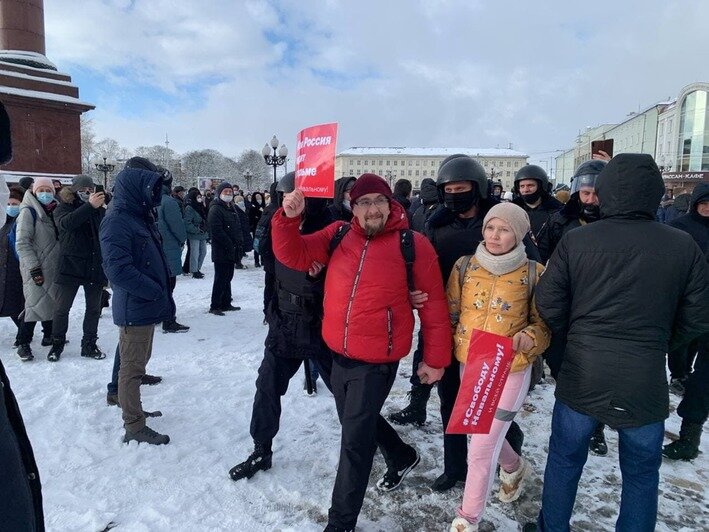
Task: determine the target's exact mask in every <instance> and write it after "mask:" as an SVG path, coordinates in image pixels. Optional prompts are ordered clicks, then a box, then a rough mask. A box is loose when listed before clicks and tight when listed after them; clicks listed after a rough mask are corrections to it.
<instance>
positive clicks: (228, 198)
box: [219, 194, 234, 203]
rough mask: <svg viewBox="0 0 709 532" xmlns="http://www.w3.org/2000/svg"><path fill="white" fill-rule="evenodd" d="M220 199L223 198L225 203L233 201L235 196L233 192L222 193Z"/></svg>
mask: <svg viewBox="0 0 709 532" xmlns="http://www.w3.org/2000/svg"><path fill="white" fill-rule="evenodd" d="M219 199H220V200H222V201H223V202H224V203H231V202H232V201H233V200H234V196H232V195H231V194H221V195H220V196H219Z"/></svg>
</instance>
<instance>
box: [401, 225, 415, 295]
mask: <svg viewBox="0 0 709 532" xmlns="http://www.w3.org/2000/svg"><path fill="white" fill-rule="evenodd" d="M399 244H400V247H401V256H402V257H404V263H405V264H406V283H407V285H408V286H409V292H413V291H414V290H416V283H414V262H415V261H416V248H415V247H414V232H413V231H412V230H411V229H402V230H401V231H399Z"/></svg>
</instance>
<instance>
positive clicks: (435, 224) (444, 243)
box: [426, 199, 540, 284]
mask: <svg viewBox="0 0 709 532" xmlns="http://www.w3.org/2000/svg"><path fill="white" fill-rule="evenodd" d="M495 203H497V202H496V201H494V200H489V199H488V200H482V201H481V202H480V212H479V213H478V215H477V216H476V217H475V218H461V217H460V216H456V215H455V214H453V212H451V210H450V209H448V208H447V207H445V206H443V205H440V206H439V207H438V209H437V210H436V211H435V212H434V213H433V214H432V215H431V217H430V218H429V220H428V224H427V227H426V236H427V237H428V239H429V240H430V241H431V243H432V244H433V247H434V248H435V249H436V253H437V254H438V263H439V265H440V266H441V273H442V274H443V283H444V284H445V283H446V282H448V277H450V274H451V271H453V266H454V265H455V262H456V261H457V260H458V259H459V258H460V257H463V256H465V255H473V254H474V253H475V250H476V249H477V248H478V244H479V243H480V242H482V240H483V219H484V218H485V215H486V214H487V211H489V210H490V209H491V208H492V206H493V205H495ZM524 247H525V249H526V251H527V257H529V258H530V259H531V260H535V261H537V262H539V261H540V258H539V252H538V251H537V248H536V246H535V245H534V243H533V242H532V241H531V240H530V238H529V237H528V236H527V237H525V238H524Z"/></svg>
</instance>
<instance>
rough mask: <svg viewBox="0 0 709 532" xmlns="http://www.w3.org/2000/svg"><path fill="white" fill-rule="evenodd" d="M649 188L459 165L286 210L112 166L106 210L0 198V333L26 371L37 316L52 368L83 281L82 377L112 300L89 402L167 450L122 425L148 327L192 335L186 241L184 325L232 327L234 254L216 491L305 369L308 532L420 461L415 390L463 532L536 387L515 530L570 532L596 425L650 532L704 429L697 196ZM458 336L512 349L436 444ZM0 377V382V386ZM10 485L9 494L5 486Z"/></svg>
mask: <svg viewBox="0 0 709 532" xmlns="http://www.w3.org/2000/svg"><path fill="white" fill-rule="evenodd" d="M509 192H511V194H508V193H509ZM667 194H668V193H667V191H666V190H665V186H664V184H663V181H662V178H661V175H660V171H659V169H658V167H657V165H656V164H655V162H654V160H653V159H652V157H650V156H649V155H643V154H620V155H617V156H616V157H614V158H610V157H600V158H597V159H594V160H590V161H587V162H584V163H582V164H581V165H580V166H579V167H578V168H577V170H576V172H575V174H574V177H573V180H572V182H571V187H570V189H569V190H568V191H566V193H565V194H557V195H556V196H557V197H555V195H554V194H552V192H551V190H550V186H549V180H548V177H547V175H546V172H545V171H544V170H543V169H542V168H540V167H539V166H535V165H527V166H524V167H523V168H521V169H520V170H519V172H518V173H517V175H516V177H515V181H514V190H513V191H507V192H506V191H504V190H503V188H502V185H501V184H500V183H493V182H491V181H489V179H488V177H487V175H486V173H485V170H484V168H483V167H482V166H481V165H480V164H479V163H478V162H477V161H476V160H474V159H472V158H471V157H468V156H466V155H454V156H451V157H448V158H447V159H445V160H444V161H443V162H442V163H441V165H440V167H439V170H438V175H437V179H436V180H433V179H425V180H424V181H423V182H422V184H421V189H420V191H419V193H418V195H417V196H416V197H413V196H412V186H411V183H410V182H409V181H407V180H405V179H401V180H399V181H398V182H397V183H396V184H395V186H394V189H393V190H392V189H391V188H390V187H389V185H388V184H387V182H386V181H385V180H384V179H382V178H381V177H379V176H377V175H374V174H364V175H362V176H360V177H357V178H355V177H354V176H353V177H343V178H341V179H338V180H337V181H336V183H335V194H334V198H333V199H331V200H325V199H319V198H306V197H304V195H303V193H302V192H301V191H299V190H298V189H296V186H295V176H294V174H293V173H289V174H286V175H285V176H284V177H283V178H282V179H281V180H280V181H279V182H278V184H277V185H274V186H273V187H272V188H271V190H270V191H268V192H263V193H262V192H258V191H256V192H253V193H249V194H247V193H245V192H244V191H241V190H240V189H239V187H238V186H237V185H235V184H231V183H229V182H222V183H221V184H220V185H219V186H218V187H217V189H216V190H214V191H211V190H208V191H201V190H199V189H197V188H190V189H188V190H185V189H184V188H183V187H180V186H173V183H172V176H171V174H170V172H169V171H167V170H165V169H164V168H161V167H159V166H157V165H156V164H154V163H153V162H151V161H149V160H147V159H145V158H141V157H134V158H132V159H130V160H129V161H128V162H127V163H126V165H125V168H124V169H123V170H122V171H121V172H120V173H119V174H118V175H117V176H116V178H115V183H114V186H113V188H112V190H111V191H110V193H109V191H104V190H103V189H102V187H100V186H97V185H95V184H94V183H93V181H92V180H91V179H90V178H89V177H87V176H83V175H80V176H76V177H75V178H74V179H73V181H72V183H71V185H69V186H64V187H59V188H58V189H57V188H55V184H54V183H52V181H51V180H49V179H47V178H42V177H38V178H35V179H34V180H29V179H25V180H24V181H21V182H20V183H19V185H18V186H13V187H11V188H10V191H9V199H8V200H7V205H6V219H5V220H4V222H5V223H4V226H3V227H2V231H1V232H0V272H1V275H0V316H3V317H10V318H11V319H12V320H13V321H14V323H15V324H16V326H17V334H16V339H15V345H16V347H17V354H18V356H19V357H20V358H21V359H22V360H24V361H30V360H32V359H33V358H34V353H33V351H32V348H31V343H32V338H33V333H34V330H35V327H36V323H37V322H40V323H41V326H42V332H43V336H42V345H43V346H46V347H47V348H48V352H47V357H46V358H47V359H48V360H49V361H52V362H57V361H59V360H60V359H61V357H62V356H63V355H64V352H65V350H67V347H66V346H67V344H68V342H69V339H68V338H67V330H68V316H69V312H70V309H71V308H72V305H73V302H74V300H75V297H76V294H77V292H78V289H79V287H81V288H83V292H84V297H85V300H86V305H85V311H84V317H83V320H84V321H83V336H82V338H81V342H80V354H81V356H83V357H86V358H88V359H98V360H100V359H103V358H105V356H106V355H105V353H104V352H103V351H102V350H101V349H100V348H99V347H98V345H97V340H98V334H97V329H98V321H99V317H100V314H101V312H102V308H104V307H107V306H110V307H111V311H112V314H113V321H114V324H115V325H116V326H117V327H118V328H119V342H118V345H117V346H116V350H115V355H114V363H113V371H112V375H111V382H110V383H109V385H108V394H107V401H108V403H109V404H111V405H117V406H119V407H120V409H121V412H122V418H123V424H124V428H125V435H124V439H123V441H124V442H126V443H128V442H131V441H136V442H143V443H147V444H154V445H161V444H167V443H169V441H170V439H169V436H168V435H165V434H160V433H158V432H156V431H154V430H152V429H151V428H150V427H149V426H148V425H147V423H146V420H147V419H149V418H150V417H153V416H157V415H160V413H159V412H146V411H144V410H143V408H142V403H141V398H140V387H141V385H143V384H157V383H158V382H160V379H161V378H160V377H158V376H153V375H149V374H147V364H148V362H149V360H150V357H151V355H152V351H153V336H154V332H155V328H156V326H157V325H161V328H162V331H163V332H164V333H185V332H187V331H188V330H189V329H190V327H188V326H186V325H183V324H181V323H179V322H178V321H177V311H178V310H179V309H178V307H177V306H176V305H175V302H174V299H173V291H174V289H175V286H176V283H177V282H178V279H179V278H180V276H182V275H190V276H192V277H193V278H195V279H203V278H204V277H205V275H204V273H202V271H201V270H202V268H203V263H204V261H205V259H206V256H207V251H208V247H209V248H211V260H212V262H213V263H214V275H213V279H212V292H211V299H210V304H209V308H208V309H205V312H208V313H209V314H211V315H213V316H218V317H223V316H225V313H227V312H233V311H238V310H240V307H239V306H238V305H237V304H235V303H238V301H234V298H233V296H232V280H233V276H234V271H235V270H237V269H242V268H245V265H244V263H243V258H244V257H245V256H246V254H247V253H251V252H253V257H254V263H255V265H256V267H263V269H264V279H265V282H264V287H265V288H264V297H263V315H264V323H266V324H267V325H268V333H267V336H266V340H265V349H264V356H263V360H262V362H261V365H260V367H259V368H258V376H257V379H256V383H255V387H256V392H255V397H254V401H253V408H252V414H251V424H250V433H251V437H252V439H253V443H254V446H253V452H251V453H250V454H249V456H248V457H246V459H245V460H244V461H243V462H240V463H238V464H237V465H235V466H234V467H233V468H231V470H230V471H229V475H230V477H231V479H232V480H234V481H240V480H242V479H245V478H251V477H253V476H254V475H255V474H257V473H259V472H263V471H267V470H268V469H270V468H271V466H272V463H273V460H274V456H273V449H272V444H273V440H274V439H275V437H276V435H277V434H278V432H279V428H280V423H279V421H280V415H281V409H282V405H281V398H282V397H283V396H284V395H285V393H286V390H287V389H288V386H289V383H290V381H291V380H292V379H293V378H294V377H295V376H296V375H297V374H298V372H299V370H300V367H301V366H304V382H305V384H304V388H305V390H306V391H307V393H309V394H314V393H316V391H317V380H318V379H321V380H322V382H323V384H324V385H325V386H326V387H327V388H328V389H329V390H330V391H331V392H332V395H333V396H334V403H335V404H334V408H335V409H336V411H337V415H338V418H339V421H340V424H341V442H340V456H339V463H338V466H337V473H336V476H335V478H334V487H333V491H332V499H331V506H330V510H329V513H328V524H327V527H326V528H325V531H326V532H339V531H351V530H354V528H355V526H356V523H357V519H358V516H359V513H360V510H361V508H362V504H363V501H364V497H365V494H366V489H367V485H368V482H369V476H370V472H371V469H372V463H373V459H374V455H375V453H376V450H377V449H379V450H380V451H381V453H382V456H383V458H384V461H385V463H386V467H387V468H386V472H385V474H384V475H383V476H382V477H381V478H380V479H378V481H377V482H376V487H377V489H378V490H380V491H381V492H387V491H391V490H394V489H396V488H398V487H399V486H400V485H401V484H402V482H403V481H404V480H405V478H406V476H407V475H408V474H409V472H410V471H411V470H412V469H413V468H415V467H416V466H417V465H418V464H419V462H420V459H421V457H420V455H419V452H418V451H417V449H416V447H415V442H405V441H404V440H403V439H402V438H401V437H400V436H399V434H398V433H397V431H396V429H395V428H394V425H397V424H398V425H402V424H414V425H421V424H423V423H425V422H426V419H427V403H428V400H429V398H430V395H431V393H432V391H433V389H434V388H436V389H437V393H438V396H439V398H440V412H441V419H442V424H441V427H440V429H441V436H442V451H443V458H444V459H443V471H441V472H440V475H439V476H438V477H437V478H436V480H435V481H434V482H433V484H432V486H431V488H432V489H433V490H434V491H438V492H446V491H448V490H450V489H451V488H453V487H454V486H456V485H458V484H459V483H461V484H463V485H464V489H463V496H462V499H461V500H460V504H459V505H458V510H457V515H456V516H455V518H453V519H452V523H451V525H450V530H451V532H471V531H476V530H478V529H479V523H480V521H481V518H482V516H483V514H484V511H485V507H486V505H487V501H488V499H489V497H490V495H491V491H492V487H493V484H494V481H495V479H496V478H499V491H498V492H497V497H498V498H499V500H500V501H502V502H503V503H512V502H514V501H516V500H517V499H518V498H519V497H520V494H521V493H522V490H523V488H524V484H525V481H526V480H527V479H528V478H529V476H530V473H531V471H532V468H533V465H532V464H531V462H530V461H529V460H527V459H526V458H525V456H524V447H523V444H524V433H523V431H522V429H521V428H520V426H519V425H518V424H517V423H516V422H515V420H514V418H515V414H516V413H517V412H518V411H519V409H520V408H521V407H522V404H523V403H524V401H525V398H526V397H527V394H528V393H529V391H530V389H532V388H533V387H534V386H535V385H536V384H538V383H539V382H540V380H541V378H542V375H543V373H544V372H545V371H548V372H549V373H550V375H551V376H552V377H553V379H554V380H555V382H556V403H555V406H554V411H553V415H552V419H551V420H550V421H551V434H550V440H549V451H548V457H547V463H546V470H545V472H544V486H543V495H542V501H541V510H540V513H539V517H538V520H537V522H536V523H528V524H527V525H526V527H525V530H543V531H565V530H569V522H570V520H571V517H572V512H573V507H574V502H575V498H576V492H577V487H578V483H579V480H580V478H581V474H582V470H583V466H584V464H585V462H586V459H587V456H588V453H589V450H590V451H591V452H594V453H596V454H598V455H604V454H606V453H607V452H608V448H607V444H606V441H605V435H604V430H606V427H609V428H610V429H613V430H616V431H617V432H618V437H619V450H618V452H619V462H620V469H621V472H622V483H623V490H622V496H621V502H620V509H619V516H618V521H617V529H618V530H623V531H635V530H637V531H650V530H653V529H654V527H655V522H656V518H657V500H658V483H659V468H660V463H661V460H662V456H663V454H664V456H666V457H667V458H669V459H684V460H691V459H694V458H696V457H697V455H698V452H699V443H700V436H701V432H702V426H703V424H704V422H705V421H706V418H707V414H708V413H709V402H708V398H707V382H709V378H708V376H707V362H708V361H707V356H708V348H709V270H708V264H707V263H708V261H709V185H706V184H698V185H697V186H696V187H695V188H694V190H693V191H692V192H691V193H690V194H689V197H688V201H687V202H686V213H684V214H680V213H673V215H672V216H669V215H668V209H669V207H670V205H669V202H668V196H667ZM678 199H679V198H677V199H675V201H674V204H673V205H674V206H676V205H677V203H678ZM650 288H652V289H650ZM107 289H108V290H110V293H111V294H112V297H111V299H110V303H109V298H108V293H109V292H108V291H107ZM415 312H416V313H417V314H418V317H419V319H420V331H419V333H418V335H414V330H415ZM210 319H211V318H210ZM217 319H219V318H217ZM475 330H482V331H486V332H489V333H494V334H498V335H502V336H506V337H510V338H511V339H512V346H513V350H514V359H513V361H512V365H511V370H510V374H509V377H508V378H507V380H506V382H505V384H504V387H503V389H502V392H501V395H500V397H499V404H498V407H497V411H496V413H495V418H494V421H493V422H492V426H491V428H490V430H489V432H488V433H487V434H473V435H470V436H468V437H466V436H465V435H459V434H445V428H446V426H447V425H448V423H449V421H450V419H451V415H452V411H453V406H454V404H455V401H456V398H457V396H458V393H459V389H460V385H461V376H462V375H463V372H464V370H465V367H466V364H467V363H468V358H469V357H471V356H473V357H474V356H475V353H471V352H470V349H469V346H470V342H471V337H472V334H473V331H475ZM414 340H415V341H416V345H415V346H414ZM412 347H415V349H414V353H413V356H412V371H411V373H412V376H411V381H410V383H411V391H410V394H409V403H408V404H407V405H406V406H405V408H403V409H402V410H400V411H397V412H394V413H393V414H391V415H390V416H389V419H386V418H385V417H384V416H382V414H381V410H382V407H383V405H384V403H385V401H386V399H387V396H388V395H389V391H390V390H391V387H392V385H393V383H394V381H395V379H396V378H397V374H398V366H399V362H400V361H401V359H403V358H404V357H406V356H407V355H408V354H409V353H410V352H411V350H412ZM668 358H669V369H670V374H671V381H670V384H671V389H672V391H673V392H674V393H678V394H681V395H683V397H682V400H681V402H680V406H679V408H678V410H677V414H678V415H679V416H680V417H681V418H682V429H681V431H680V434H679V439H678V440H677V441H675V442H672V443H670V444H668V445H666V446H664V448H663V446H662V443H663V437H664V420H665V419H666V418H667V417H668V415H669V393H670V387H669V386H668V380H667V370H666V366H667V360H668ZM0 369H1V368H0ZM0 376H1V377H2V378H3V381H6V376H5V375H4V370H3V373H2V375H0ZM8 394H11V392H9V385H8V386H6V387H5V395H6V396H7V397H5V399H4V403H3V404H6V407H7V411H8V412H11V413H12V415H13V416H14V417H13V419H12V420H11V422H10V424H11V425H12V427H13V429H14V434H15V435H16V442H19V443H18V445H15V447H13V449H15V450H16V452H15V454H17V453H18V452H19V455H20V458H21V459H20V461H19V463H18V464H15V469H7V470H8V471H9V472H10V473H8V476H6V478H7V479H9V480H0V492H2V493H3V494H4V493H5V492H4V491H3V488H7V486H13V487H12V488H11V492H12V493H13V497H10V498H6V497H0V516H3V517H4V516H5V513H6V512H8V515H12V516H13V518H14V521H8V522H16V523H18V524H20V525H22V524H26V523H27V522H29V521H23V519H28V520H29V519H31V522H32V523H33V524H34V528H32V527H30V529H41V528H42V525H41V523H42V513H41V512H42V509H41V492H40V489H39V476H38V472H37V471H36V465H33V464H34V462H33V459H32V456H31V454H32V451H31V447H30V446H29V441H28V440H27V438H26V434H25V433H24V429H23V428H22V421H21V417H20V416H19V411H18V410H17V408H16V404H14V399H10V397H9V395H8ZM1 410H3V413H4V411H5V408H3V409H1ZM1 419H2V418H0V420H1ZM0 428H2V427H1V426H0ZM3 445H8V444H7V443H5V442H3V441H2V440H0V454H3V449H6V448H9V447H3ZM8 457H9V458H8ZM11 458H12V457H11V453H10V454H7V455H6V458H5V460H6V461H7V460H10V459H11ZM498 466H499V473H498V472H497V471H498ZM29 473H31V474H29ZM13 475H15V476H13ZM21 484H24V485H27V486H28V487H29V489H27V490H25V491H23V492H22V493H19V488H18V486H19V485H21ZM38 501H39V502H38ZM23 512H24V513H23ZM18 526H19V525H18ZM18 529H26V527H23V526H20V527H19V528H18Z"/></svg>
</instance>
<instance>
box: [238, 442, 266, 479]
mask: <svg viewBox="0 0 709 532" xmlns="http://www.w3.org/2000/svg"><path fill="white" fill-rule="evenodd" d="M272 457H273V453H272V452H271V444H270V443H268V444H266V443H259V442H254V452H253V453H251V454H250V455H249V457H248V458H247V459H246V460H245V461H244V462H241V463H240V464H238V465H235V466H234V467H232V468H231V469H230V470H229V476H230V477H231V479H232V480H241V479H242V478H251V477H253V476H254V475H255V474H256V473H257V472H258V471H267V470H268V469H271V458H272Z"/></svg>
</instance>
